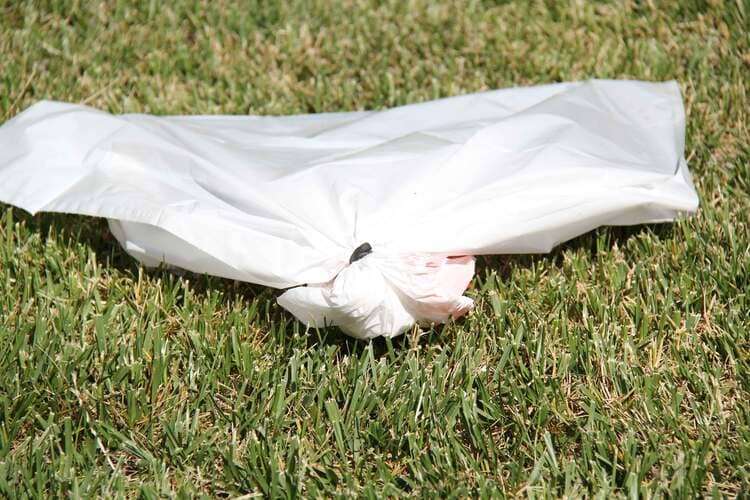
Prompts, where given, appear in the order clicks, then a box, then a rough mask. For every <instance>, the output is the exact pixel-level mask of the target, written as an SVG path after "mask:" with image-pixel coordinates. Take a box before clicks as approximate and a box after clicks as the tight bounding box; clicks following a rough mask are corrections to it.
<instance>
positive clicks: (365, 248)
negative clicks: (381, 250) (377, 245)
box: [349, 243, 372, 264]
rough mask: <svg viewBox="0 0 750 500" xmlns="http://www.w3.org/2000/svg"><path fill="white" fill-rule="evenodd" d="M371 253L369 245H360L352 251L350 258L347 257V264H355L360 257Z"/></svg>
mask: <svg viewBox="0 0 750 500" xmlns="http://www.w3.org/2000/svg"><path fill="white" fill-rule="evenodd" d="M371 253H372V247H371V246H370V244H369V243H362V244H361V245H360V246H358V247H357V248H355V249H354V251H353V252H352V256H351V257H349V264H351V263H352V262H356V261H358V260H359V259H361V258H362V257H364V256H366V255H368V254H371Z"/></svg>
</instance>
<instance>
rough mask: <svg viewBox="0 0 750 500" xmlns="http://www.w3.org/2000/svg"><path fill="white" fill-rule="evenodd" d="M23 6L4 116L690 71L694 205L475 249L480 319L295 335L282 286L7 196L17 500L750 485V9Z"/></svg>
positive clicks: (312, 108)
mask: <svg viewBox="0 0 750 500" xmlns="http://www.w3.org/2000/svg"><path fill="white" fill-rule="evenodd" d="M655 3H659V2H629V3H625V2H614V3H601V2H591V3H589V2H578V1H570V2H557V1H550V2H528V3H527V2H517V3H516V2H497V3H495V2H489V1H485V2H480V1H467V2H434V1H419V2H401V1H396V0H391V1H388V2H374V1H373V2H366V1H355V0H351V1H337V2H329V1H324V0H319V1H302V0H299V1H290V2H260V1H258V2H247V3H243V4H241V5H240V4H235V3H229V2H224V1H217V2H207V1H206V2H188V1H183V0H178V1H175V2H164V3H162V2H158V1H144V2H142V4H141V5H137V6H136V5H135V4H134V3H130V2H100V3H95V2H71V3H67V2H66V3H62V2H60V3H57V2H6V3H5V4H3V5H2V6H0V54H2V56H3V61H2V63H1V65H0V119H6V118H9V117H11V116H14V115H15V114H16V113H18V112H19V111H21V110H22V109H24V108H25V107H26V106H28V105H30V104H32V103H33V102H35V101H37V100H39V99H43V98H46V99H58V100H66V101H74V102H85V103H87V104H89V105H92V106H97V107H100V108H102V109H106V110H108V111H111V112H149V113H159V114H179V113H184V114H197V113H233V114H246V113H260V114H287V113H307V112H320V111H343V110H357V109H375V108H383V107H388V106H394V105H399V104H404V103H409V102H416V101H423V100H428V99H433V98H437V97H441V96H448V95H455V94H461V93H467V92H474V91H480V90H485V89H490V88H498V87H505V86H510V85H520V84H531V83H547V82H552V81H562V80H578V79H585V78H590V77H598V78H639V79H648V80H666V79H676V80H677V81H678V82H679V84H680V86H681V88H682V91H683V94H684V98H685V104H686V111H687V113H688V134H687V147H686V155H687V156H688V160H689V164H690V167H691V170H692V172H693V174H694V177H695V182H696V185H697V188H698V190H699V194H700V196H701V209H700V212H699V213H698V214H697V215H696V216H695V217H693V218H691V219H689V220H685V221H680V222H678V223H676V224H674V225H662V226H658V225H657V226H648V227H636V228H605V229H601V230H598V231H596V232H594V233H590V234H587V235H584V236H582V237H580V238H578V239H576V240H574V241H572V242H569V243H567V244H565V245H564V246H563V247H561V248H558V249H557V250H556V251H555V252H553V253H552V254H550V255H545V256H503V257H481V258H480V259H479V270H478V273H477V277H476V279H475V281H474V283H473V288H472V290H471V291H470V292H469V293H470V294H471V295H472V296H473V298H474V299H475V300H476V302H477V308H476V310H475V311H474V312H473V313H472V314H471V315H470V316H469V317H468V318H466V319H464V320H462V321H460V322H458V323H456V324H449V325H446V326H444V327H436V328H435V329H432V330H428V331H423V332H418V331H414V332H412V333H411V334H408V335H405V336H404V337H402V338H400V339H397V340H395V341H384V340H378V341H375V342H373V343H370V344H368V343H363V342H357V341H353V340H350V339H348V338H346V337H345V336H344V335H342V334H341V333H340V332H338V331H335V330H329V331H320V332H316V331H305V329H304V327H302V326H301V325H300V324H299V323H297V322H296V321H294V320H293V318H291V316H290V315H289V314H287V313H285V312H284V311H283V310H281V309H280V308H279V307H278V306H277V305H276V304H275V297H276V295H277V293H278V292H277V291H274V290H270V289H266V288H263V287H257V286H253V285H248V284H243V283H237V282H231V281H227V280H222V279H218V278H211V277H203V276H195V275H190V274H188V275H185V276H182V277H180V276H177V275H174V274H171V273H169V272H165V271H147V270H144V269H141V268H139V267H138V266H137V264H136V263H135V262H134V261H132V260H131V259H130V258H129V257H128V256H127V255H125V254H124V252H123V251H122V250H121V249H120V248H119V246H118V245H117V243H116V241H115V240H114V239H113V238H112V237H111V236H110V235H109V233H108V230H107V227H106V223H105V222H104V221H102V220H97V219H91V218H85V217H76V216H66V215H40V216H36V217H30V216H28V215H27V214H25V213H23V212H21V211H19V210H17V209H11V208H9V207H5V206H3V207H0V496H3V495H4V496H9V497H15V496H39V497H42V496H48V495H67V494H72V495H83V496H89V495H102V496H111V495H119V496H137V495H139V494H140V495H142V496H144V497H146V498H151V497H157V496H161V495H167V496H168V495H184V496H188V497H189V496H192V495H196V494H197V495H200V494H206V495H211V496H216V495H229V496H234V495H242V494H245V493H260V494H263V495H272V496H293V495H306V496H322V495H325V496H329V495H332V494H344V495H357V496H370V497H380V496H382V495H401V494H411V495H420V496H430V495H454V496H469V495H471V496H474V495H479V494H507V495H511V494H521V495H528V496H553V497H556V496H560V495H568V496H573V497H576V496H581V495H589V496H591V495H597V496H600V497H608V496H610V495H614V494H616V495H622V496H628V495H630V496H633V495H644V496H653V495H657V496H661V495H667V494H672V495H675V496H678V497H680V496H704V495H707V496H711V495H730V496H732V495H738V494H741V493H742V492H744V493H745V494H747V493H748V491H750V490H748V486H749V485H750V467H749V466H748V464H749V463H750V408H749V406H748V398H749V397H750V377H749V373H748V368H749V363H750V361H749V359H748V357H749V356H750V334H749V333H748V329H749V328H750V319H749V316H750V313H749V312H748V309H749V306H750V297H748V291H749V290H750V233H749V231H748V226H749V225H750V215H749V214H750V133H749V131H748V123H749V122H750V119H749V116H750V112H749V108H750V99H749V98H748V81H750V78H748V77H750V40H749V38H748V32H750V29H749V20H748V16H750V7H749V6H748V4H747V3H746V2H743V1H742V0H737V1H726V2H703V1H698V0H693V1H681V2H664V3H663V4H664V8H663V10H657V9H655V8H654V7H653V6H652V5H653V4H655Z"/></svg>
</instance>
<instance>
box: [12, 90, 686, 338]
mask: <svg viewBox="0 0 750 500" xmlns="http://www.w3.org/2000/svg"><path fill="white" fill-rule="evenodd" d="M684 134H685V117H684V111H683V105H682V99H681V96H680V92H679V88H678V86H677V84H676V83H675V82H666V83H650V82H638V81H612V80H592V81H587V82H573V83H560V84H552V85H542V86H535V87H518V88H510V89H503V90H496V91H490V92H483V93H477V94H470V95H465V96H458V97H451V98H446V99H439V100H436V101H430V102H425V103H419V104H411V105H408V106H401V107H398V108H393V109H387V110H384V111H361V112H347V113H321V114H312V115H296V116H274V117H260V116H163V117H158V116H151V115H143V114H125V115H112V114H108V113H105V112H102V111H99V110H96V109H93V108H89V107H86V106H81V105H76V104H66V103H60V102H49V101H42V102H39V103H37V104H35V105H33V106H32V107H30V108H28V109H27V110H25V111H24V112H22V113H20V114H19V115H17V116H16V117H14V118H13V119H11V120H9V121H8V122H6V123H5V124H3V125H2V126H0V201H3V202H6V203H11V204H13V205H16V206H19V207H21V208H23V209H25V210H27V211H29V212H31V213H35V212H39V211H55V212H67V213H77V214H86V215H92V216H99V217H106V218H107V219H109V224H110V228H111V230H112V232H113V234H114V235H115V237H116V238H117V240H118V241H119V242H120V243H121V244H122V246H123V247H124V248H125V250H126V251H127V252H128V253H129V254H130V255H132V256H133V257H135V258H136V259H138V260H139V261H141V262H142V263H143V264H144V265H147V266H153V265H158V264H160V263H162V262H165V263H167V264H169V265H172V266H175V267H179V268H184V269H187V270H190V271H193V272H197V273H208V274H212V275H216V276H222V277H226V278H230V279H237V280H243V281H248V282H253V283H259V284H263V285H267V286H271V287H276V288H288V290H287V291H286V292H284V293H283V294H282V295H281V296H280V297H279V299H278V301H279V303H280V304H281V305H282V306H283V307H285V308H286V309H288V310H289V311H291V312H292V313H293V314H294V315H295V316H296V317H297V318H298V319H299V320H300V321H303V322H304V323H306V324H308V325H310V326H318V327H323V326H326V325H330V324H333V325H338V326H340V327H341V328H342V329H343V330H344V331H346V332H347V333H349V334H350V335H352V336H355V337H358V338H372V337H376V336H380V335H386V336H393V335H397V334H399V333H402V332H403V331H405V330H406V329H408V328H410V327H411V326H412V325H414V323H415V322H419V321H425V322H444V321H447V320H449V319H450V318H456V317H459V316H461V315H462V314H465V313H466V312H467V311H469V310H470V309H471V307H472V301H471V299H470V298H468V297H465V296H464V295H463V293H464V291H465V289H466V287H467V286H468V284H469V283H470V281H471V277H472V274H473V271H474V259H473V257H472V256H474V255H480V254H501V253H528V252H532V253H537V252H547V251H549V250H550V249H551V248H552V247H554V246H555V245H557V244H558V243H560V242H563V241H565V240H568V239H570V238H573V237H575V236H578V235H580V234H582V233H585V232H587V231H590V230H592V229H594V228H596V227H598V226H602V225H627V224H642V223H652V222H666V221H672V220H674V219H675V218H676V217H679V216H680V215H682V214H685V213H689V212H692V211H695V210H696V209H697V206H698V198H697V195H696V193H695V190H694V188H693V183H692V180H691V177H690V173H689V171H688V168H687V164H686V162H685V160H684V158H683V153H684ZM365 243H367V244H368V245H369V248H371V251H370V252H369V253H366V254H365V255H362V256H360V258H358V259H352V254H353V252H355V250H356V249H358V248H360V247H362V246H363V244H365Z"/></svg>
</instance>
